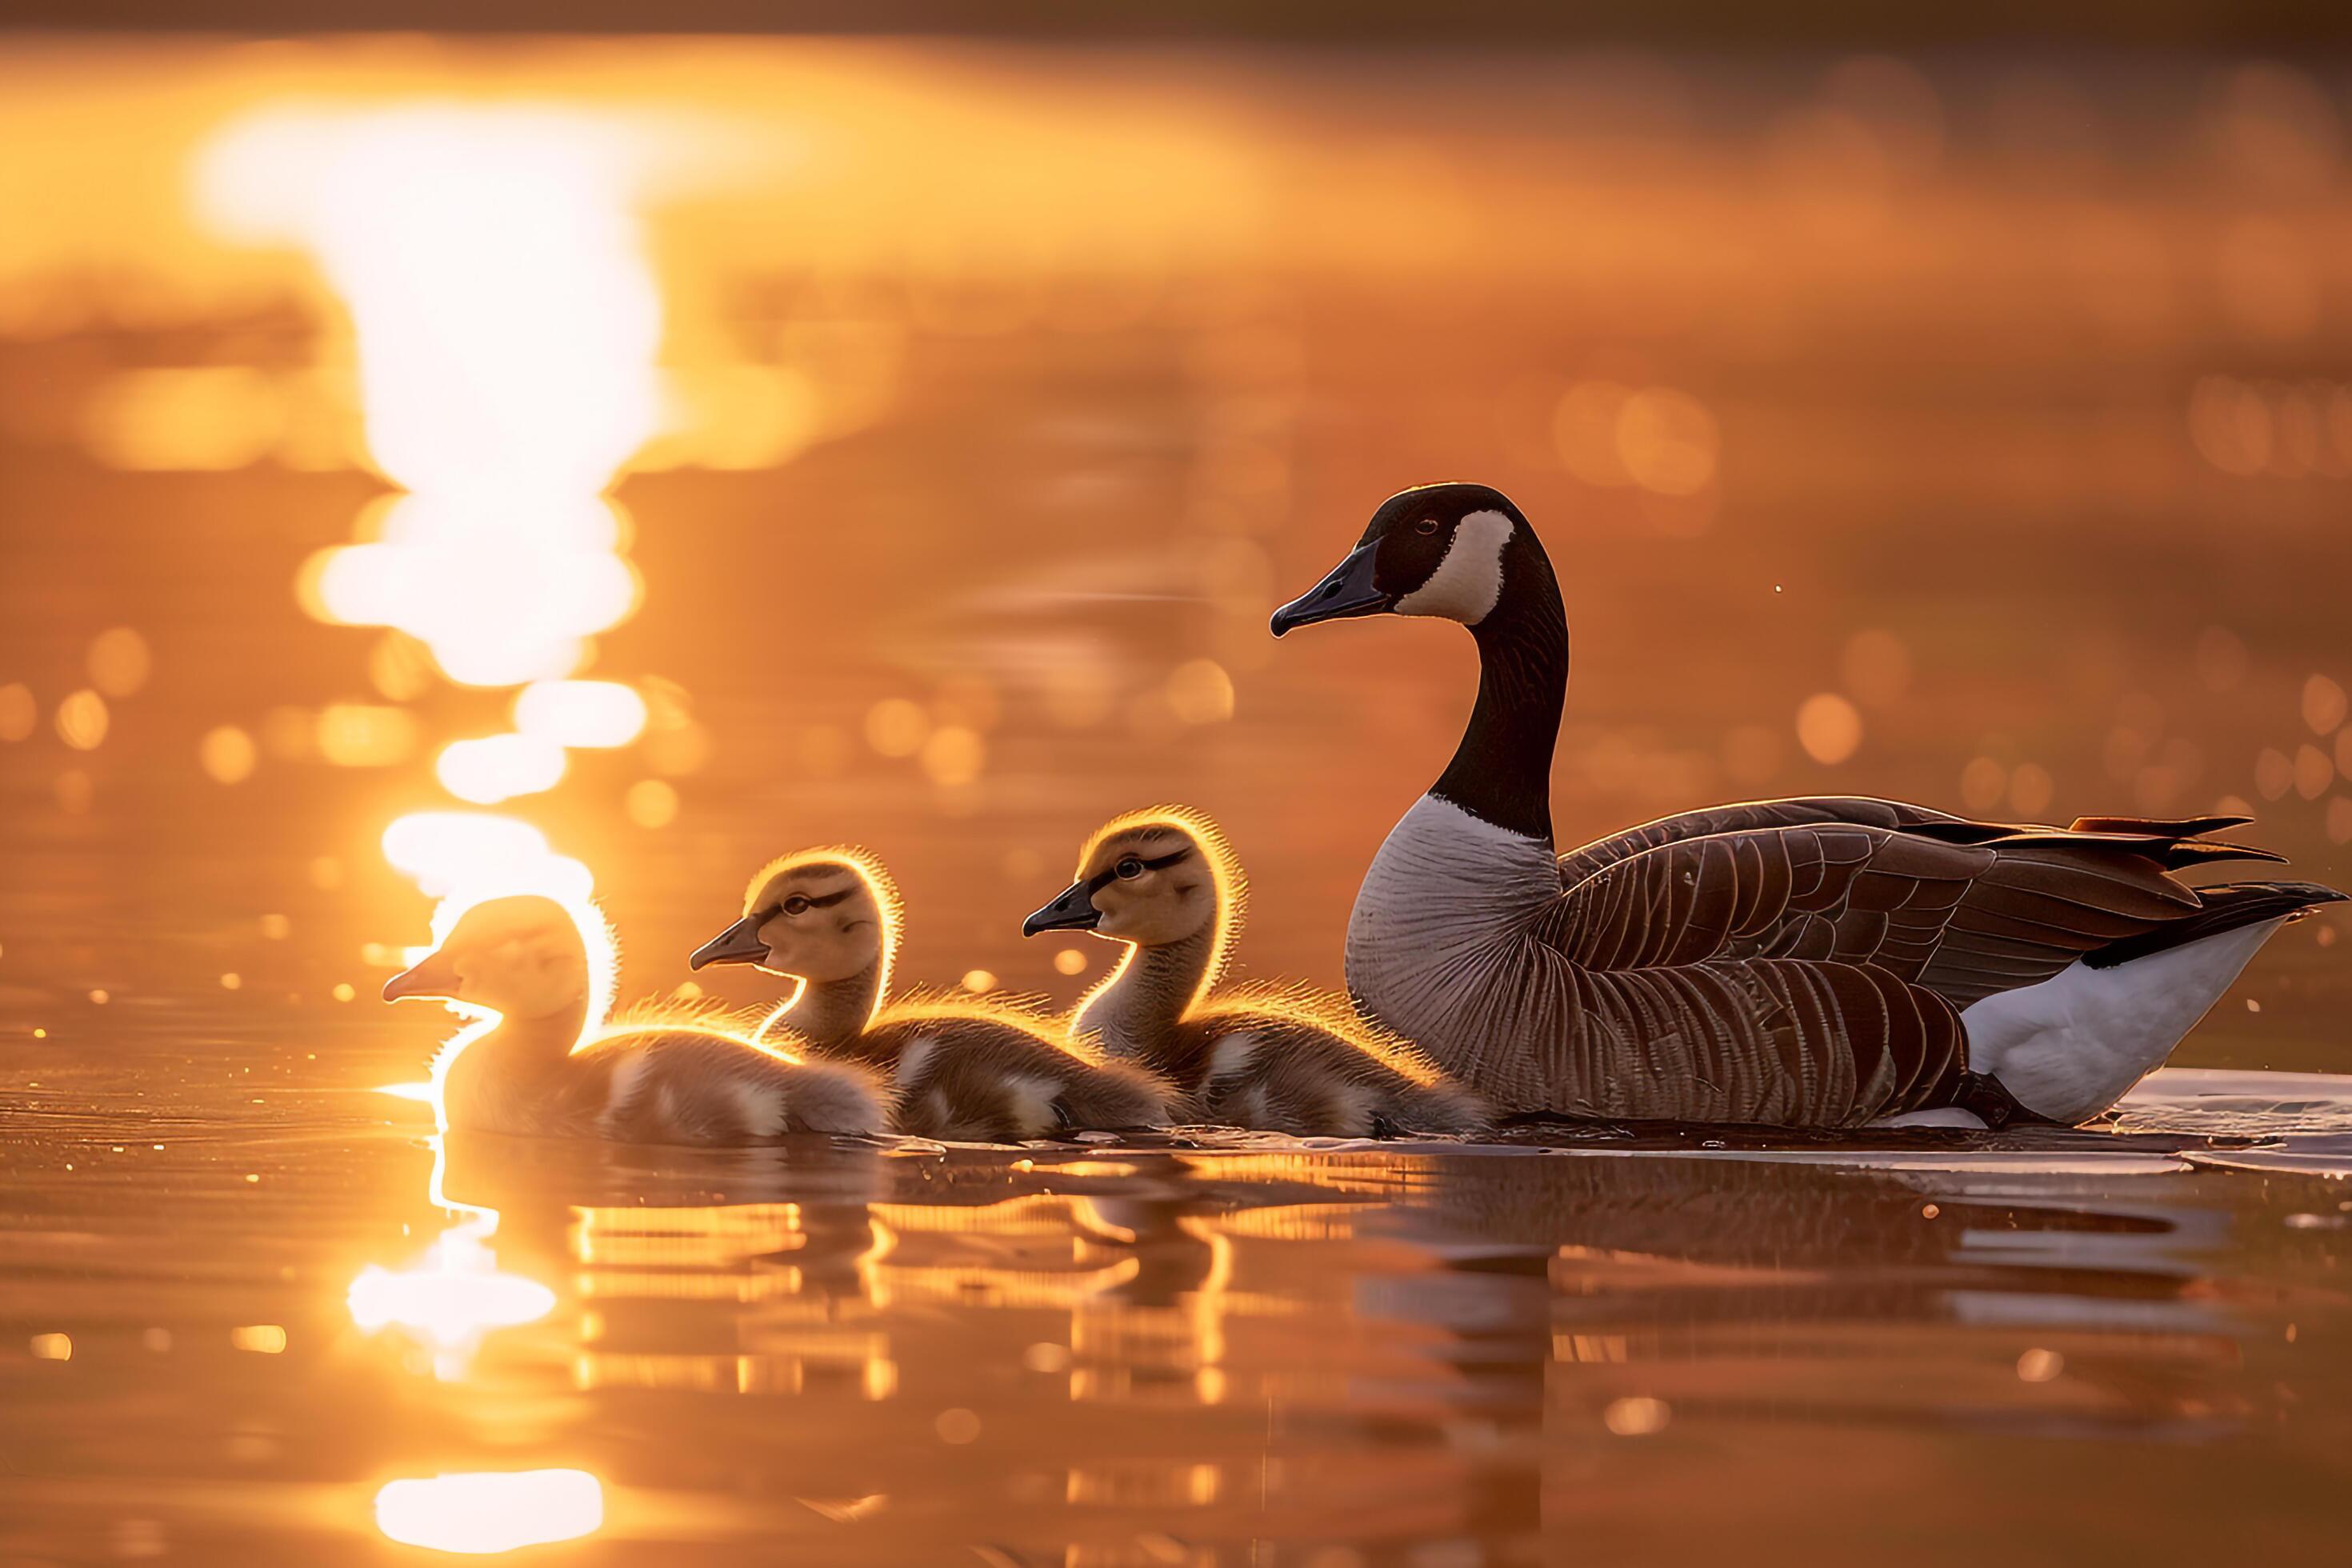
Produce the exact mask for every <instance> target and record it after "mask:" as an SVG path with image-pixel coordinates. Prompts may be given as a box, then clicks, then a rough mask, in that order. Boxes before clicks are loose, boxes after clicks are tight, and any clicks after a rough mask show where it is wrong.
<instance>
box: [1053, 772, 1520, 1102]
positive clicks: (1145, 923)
mask: <svg viewBox="0 0 2352 1568" xmlns="http://www.w3.org/2000/svg"><path fill="white" fill-rule="evenodd" d="M1245 893H1246V886H1245V884H1244V880H1243V878H1242V872H1241V866H1240V863H1239V862H1238V861H1237V860H1236V859H1235V858H1234V854H1233V851H1232V850H1231V849H1230V848H1229V847H1227V845H1226V843H1225V838H1224V835H1223V833H1221V832H1219V831H1218V829H1217V826H1216V824H1215V823H1213V822H1212V821H1211V820H1210V819H1209V818H1208V817H1207V816H1204V815H1202V813H1200V812H1197V811H1193V810H1192V809H1191V808H1189V807H1185V806H1155V807H1152V808H1150V809H1149V810H1144V811H1137V812H1130V813H1129V814H1128V815H1126V816H1120V817H1117V818H1114V819H1113V820H1112V821H1111V822H1109V823H1108V824H1107V825H1106V826H1104V827H1103V828H1102V829H1101V830H1100V831H1098V832H1097V833H1096V834H1095V836H1094V837H1092V838H1090V839H1088V840H1087V845H1086V847H1085V848H1084V849H1083V850H1082V851H1080V853H1079V856H1078V877H1077V880H1076V882H1074V883H1073V884H1071V886H1070V887H1068V888H1067V889H1065V890H1064V891H1063V892H1062V893H1061V894H1060V895H1059V896H1058V897H1056V898H1055V900H1053V901H1052V902H1051V903H1049V904H1047V905H1046V906H1045V908H1044V909H1041V910H1038V911H1037V912H1036V913H1035V914H1033V915H1031V916H1030V917H1029V918H1028V920H1027V921H1024V922H1023V924H1022V927H1021V930H1022V934H1023V935H1024V936H1035V935H1036V934H1037V933H1038V932H1040V931H1090V932H1092V933H1093V934H1095V935H1096V936H1098V937H1102V938H1105V939H1106V940H1108V941H1111V942H1123V943H1125V944H1126V946H1127V948H1128V952H1127V953H1126V955H1125V956H1124V957H1122V958H1121V959H1120V960H1119V962H1118V967H1117V968H1115V969H1114V970H1112V972H1111V973H1110V974H1109V975H1108V977H1107V978H1106V979H1105V980H1103V981H1102V982H1101V984H1097V986H1095V987H1094V989H1093V990H1091V991H1089V992H1088V993H1087V994H1086V996H1085V997H1084V998H1083V999H1082V1000H1081V1001H1080V1002H1079V1003H1078V1005H1077V1006H1076V1009H1075V1010H1074V1011H1073V1012H1072V1013H1071V1015H1070V1019H1069V1023H1068V1029H1069V1034H1070V1037H1071V1038H1072V1040H1073V1041H1074V1042H1076V1043H1078V1044H1081V1045H1084V1046H1091V1047H1095V1048H1097V1049H1099V1050H1101V1051H1102V1052H1103V1053H1104V1054H1105V1055H1107V1056H1108V1057H1110V1058H1113V1059H1115V1060H1124V1061H1139V1062H1141V1063H1143V1064H1144V1065H1146V1066H1148V1067H1150V1068H1152V1069H1153V1070H1154V1071H1156V1072H1158V1073H1160V1075H1161V1076H1162V1077H1164V1078H1166V1079H1168V1080H1169V1082H1171V1084H1173V1085H1174V1086H1175V1087H1176V1089H1177V1091H1178V1092H1179V1093H1180V1094H1181V1095H1183V1096H1184V1097H1185V1104H1184V1106H1183V1110H1185V1112H1186V1114H1187V1116H1188V1117H1189V1118H1190V1119H1192V1120H1198V1121H1213V1122H1223V1123H1225V1124H1228V1125H1233V1126H1240V1127H1246V1128H1253V1129H1255V1130H1258V1131H1268V1132H1286V1133H1290V1134H1293V1135H1295V1136H1299V1137H1337V1138H1387V1137H1391V1136H1394V1135H1395V1134H1397V1133H1400V1132H1444V1133H1461V1132H1467V1131H1472V1130H1474V1129H1475V1128H1477V1127H1478V1126H1480V1125H1481V1124H1482V1122H1483V1121H1485V1109H1484V1107H1483V1106H1482V1105H1481V1104H1480V1102H1479V1100H1478V1099H1477V1097H1476V1096H1475V1095H1473V1094H1471V1093H1470V1091H1469V1090H1467V1089H1463V1088H1462V1087H1461V1086H1459V1085H1458V1084H1456V1083H1454V1081H1453V1080H1452V1079H1448V1078H1446V1077H1445V1076H1444V1074H1443V1073H1441V1072H1439V1071H1438V1070H1437V1068H1435V1067H1433V1066H1432V1065H1431V1064H1430V1062H1429V1061H1428V1059H1427V1058H1424V1057H1423V1055H1422V1054H1421V1052H1420V1051H1419V1050H1418V1049H1416V1048H1415V1047H1413V1046H1412V1045H1411V1044H1409V1043H1408V1042H1406V1041H1404V1040H1402V1039H1401V1038H1399V1037H1396V1036H1394V1035H1391V1034H1388V1033H1387V1032H1385V1031H1383V1030H1381V1029H1380V1028H1378V1027H1377V1026H1373V1025H1371V1024H1370V1023H1368V1022H1366V1021H1365V1020H1364V1019H1362V1018H1361V1017H1360V1016H1358V1015H1357V1014H1356V1012H1355V1010H1354V1008H1353V1007H1352V1006H1351V1005H1349V1003H1348V1001H1347V1000H1346V999H1345V998H1343V997H1339V996H1332V995H1328V994H1317V993H1314V992H1310V991H1307V990H1303V989H1270V988H1263V987H1234V988H1230V989H1221V988H1220V987H1221V983H1222V982H1223V977H1224V972H1225V966H1226V964H1227V963H1228V962H1229V961H1230V959H1231V956H1232V953H1233V948H1234V941H1235V939H1236V938H1238V937H1239V935H1240V934H1241V927H1242V913H1243V905H1244V898H1245Z"/></svg>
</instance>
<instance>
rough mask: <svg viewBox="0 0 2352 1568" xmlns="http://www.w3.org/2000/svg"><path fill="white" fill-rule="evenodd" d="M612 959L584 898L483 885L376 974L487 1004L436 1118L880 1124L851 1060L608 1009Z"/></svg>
mask: <svg viewBox="0 0 2352 1568" xmlns="http://www.w3.org/2000/svg"><path fill="white" fill-rule="evenodd" d="M613 971H614V959H613V942H612V937H611V934H610V933H609V932H608V931H605V930H604V927H603V923H602V921H601V920H598V919H597V918H596V917H595V916H594V914H593V911H588V910H577V911H576V910H572V909H570V908H567V907H566V906H565V905H563V904H560V903H558V902H556V901H555V900H552V899H546V898H540V897H537V896H518V897H510V898H501V899H491V900H487V901H485V902H483V903H479V904H476V905H475V906H473V907H472V908H471V909H469V910H466V911H465V913H464V914H462V915H461V916H459V917H458V919H457V923H456V924H455V925H454V926H452V927H451V928H450V930H449V933H448V935H447V936H446V937H444V938H443V939H442V940H441V942H440V944H439V945H438V946H436V948H435V949H434V950H433V952H430V953H428V954H427V955H426V956H425V958H424V959H423V960H421V961H420V962H419V963H416V964H415V967H413V968H411V969H408V970H406V971H405V972H404V973H399V974H395V975H394V976H393V977H392V978H391V979H390V980H388V981H386V982H385V983H384V987H383V999H384V1000H385V1001H387V1002H398V1001H403V1000H404V999H407V998H410V997H426V998H433V999H436V1000H439V1001H444V1002H449V1003H454V1004H456V1005H458V1006H459V1007H460V1008H461V1009H462V1010H466V1011H469V1012H473V1013H477V1014H486V1015H488V1016H483V1017H480V1018H479V1020H478V1022H477V1023H476V1024H474V1025H473V1026H470V1027H468V1028H467V1029H466V1030H464V1031H462V1032H461V1033H460V1034H458V1035H457V1037H456V1038H454V1039H452V1040H451V1041H450V1042H449V1043H448V1044H447V1045H446V1046H445V1047H443V1048H442V1051H441V1054H440V1056H439V1057H438V1058H436V1060H435V1063H434V1070H433V1081H434V1084H435V1088H436V1096H435V1099H436V1103H437V1105H438V1107H439V1110H440V1115H441V1121H442V1126H443V1127H444V1128H445V1129H447V1128H458V1129H462V1130H467V1131H483V1132H510V1133H524V1134H530V1135H535V1136H541V1137H576V1138H608V1139H614V1140H620V1141H625V1142H640V1143H709V1144H736V1143H762V1142H770V1141H772V1140H773V1139H776V1138H780V1137H782V1136H783V1135H784V1134H786V1133H788V1132H879V1131H882V1130H883V1125H884V1123H885V1122H886V1121H887V1113H886V1111H885V1110H884V1108H883V1096H882V1091H881V1089H880V1086H879V1085H878V1084H877V1083H876V1082H875V1081H874V1079H873V1078H872V1076H871V1075H870V1074H868V1073H867V1072H866V1071H865V1070H864V1069H863V1068H858V1067H856V1066H854V1065H851V1064H848V1063H843V1062H814V1061H803V1060H801V1059H799V1058H797V1057H794V1056H793V1055H790V1054H787V1053H786V1052H784V1051H782V1050H781V1049H776V1048H772V1047H760V1046H755V1045H753V1044H752V1043H751V1041H749V1040H747V1039H744V1038H741V1037H738V1036H734V1035H730V1034H728V1033H726V1032H724V1031H722V1030H719V1029H716V1028H709V1027H704V1026H698V1025H695V1024H692V1023H680V1024H676V1025H672V1024H665V1023H648V1024H645V1025H642V1026H639V1025H634V1024H621V1025H614V1024H611V1023H609V1022H608V1021H607V1015H608V1010H609V1008H610V1006H611V1001H612V989H613Z"/></svg>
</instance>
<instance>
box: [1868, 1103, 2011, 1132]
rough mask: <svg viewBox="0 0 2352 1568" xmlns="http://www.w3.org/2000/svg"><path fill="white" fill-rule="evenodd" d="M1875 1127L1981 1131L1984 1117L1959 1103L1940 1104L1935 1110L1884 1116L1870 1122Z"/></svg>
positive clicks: (1909, 1111)
mask: <svg viewBox="0 0 2352 1568" xmlns="http://www.w3.org/2000/svg"><path fill="white" fill-rule="evenodd" d="M1869 1125H1870V1126H1871V1127H1873V1128H1874V1129H1875V1128H1894V1127H1957V1128H1959V1129H1961V1130H1962V1131H1969V1132H1981V1131H1984V1130H1985V1124H1984V1118H1983V1117H1981V1116H1979V1115H1978V1114H1977V1113H1976V1112H1975V1111H1973V1110H1962V1109H1961V1108H1960V1107H1959V1106H1957V1105H1945V1106H1938V1107H1937V1109H1935V1110H1906V1111H1903V1112H1901V1113H1899V1114H1897V1115H1894V1116H1882V1117H1880V1118H1879V1119H1878V1120H1877V1121H1873V1122H1871V1123H1870V1124H1869Z"/></svg>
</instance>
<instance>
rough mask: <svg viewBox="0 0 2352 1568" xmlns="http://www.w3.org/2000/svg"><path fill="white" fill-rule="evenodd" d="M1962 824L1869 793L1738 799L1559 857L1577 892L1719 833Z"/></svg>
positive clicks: (1567, 882)
mask: <svg viewBox="0 0 2352 1568" xmlns="http://www.w3.org/2000/svg"><path fill="white" fill-rule="evenodd" d="M1959 820H1960V819H1959V818H1958V817H1956V816H1950V815H1948V813H1945V812H1940V811H1930V810H1929V809H1928V808H1927V807H1926V806H1924V805H1904V804H1903V803H1901V802H1900V801H1893V800H1878V799H1874V798H1873V797H1871V796H1869V795H1805V796H1799V797H1795V798H1792V799H1789V800H1745V801H1738V802H1736V803H1734V804H1732V805H1710V806H1707V807H1706V808H1705V809H1704V810H1700V811H1685V812H1681V813H1678V814H1677V815H1675V816H1662V817H1660V818H1658V819H1657V820H1656V821H1655V822H1645V823H1643V825H1642V826H1639V827H1629V828H1626V829H1625V830H1624V831H1622V832H1620V833H1612V834H1611V835H1610V836H1609V837H1606V838H1598V839H1595V840H1594V841H1593V842H1591V843H1590V844H1587V845H1585V846H1584V847H1582V848H1580V849H1571V850H1570V851H1569V852H1568V853H1567V854H1565V855H1562V856H1561V857H1560V858H1559V881H1560V886H1561V887H1563V888H1572V887H1574V886H1575V885H1576V884H1577V883H1579V882H1580V881H1582V880H1584V879H1585V878H1587V877H1589V876H1591V875H1592V873H1593V872H1595V871H1598V870H1600V869H1601V868H1603V867H1606V866H1613V865H1615V864H1616V863H1617V862H1618V861H1620V860H1624V859H1628V858H1632V857H1633V856H1635V855H1639V854H1640V853H1642V851H1643V850H1644V849H1654V848H1656V847H1658V846H1659V845H1661V844H1672V843H1675V842H1678V841H1680V840H1682V839H1685V838H1706V837H1712V836H1714V835H1716V834H1718V833H1738V832H1747V831H1754V830H1756V829H1758V828H1770V827H1800V826H1810V825H1814V824H1820V823H1831V822H1853V823H1859V824H1861V825H1862V826H1865V827H1891V828H1892V827H1910V826H1916V825H1918V824H1922V823H1929V822H1958V821H1959Z"/></svg>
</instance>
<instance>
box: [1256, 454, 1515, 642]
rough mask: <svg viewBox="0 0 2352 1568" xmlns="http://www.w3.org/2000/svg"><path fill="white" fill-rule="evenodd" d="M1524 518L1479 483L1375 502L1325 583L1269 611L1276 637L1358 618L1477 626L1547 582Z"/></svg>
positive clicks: (1429, 488) (1431, 487)
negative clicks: (1520, 589)
mask: <svg viewBox="0 0 2352 1568" xmlns="http://www.w3.org/2000/svg"><path fill="white" fill-rule="evenodd" d="M1550 575H1551V568H1550V564H1549V562H1548V561H1547V560H1546V559H1545V556H1544V552H1543V546H1542V545H1541V544H1540V543H1539V542H1537V539H1536V536H1535V532H1534V531H1533V530H1532V529H1530V528H1528V520H1527V519H1526V518H1525V517H1522V516H1521V515H1520V514H1519V509H1518V508H1517V507H1516V506H1514V505H1512V504H1511V501H1510V498H1509V497H1507V496H1506V495H1504V494H1503V492H1502V491H1500V490H1498V489H1492V488H1491V487H1489V486H1486V485H1469V484H1445V485H1423V486H1421V487H1419V488H1418V489H1409V490H1399V491H1398V492H1397V493H1396V494H1395V495H1392V496H1391V497H1389V499H1388V500H1384V501H1382V502H1381V508H1380V510H1378V511H1376V512H1374V513H1373V514H1372V521H1371V522H1370V525H1369V526H1368V527H1366V528H1365V530H1364V536H1363V538H1362V539H1361V540H1360V542H1358V543H1357V545H1356V548H1355V549H1353V550H1351V551H1349V552H1348V555H1347V558H1346V559H1345V560H1343V561H1341V562H1340V563H1339V565H1337V566H1334V567H1333V568H1332V569H1331V570H1330V572H1329V573H1328V574H1326V575H1325V576H1324V579H1323V581H1321V582H1320V583H1318V584H1315V586H1314V587H1312V588H1309V589H1308V590H1307V592H1306V593H1304V594H1302V595H1299V596H1298V597H1297V598H1296V599H1293V600H1292V601H1291V602H1290V603H1288V604H1286V605H1283V606H1282V608H1280V609H1278V610H1276V611H1275V613H1274V621H1273V630H1274V635H1275V636H1276V637H1280V636H1282V635H1283V634H1284V633H1285V632H1287V631H1289V630H1291V629H1292V628H1293V627H1295V626H1312V625H1314V624H1315V623H1316V622H1318V621H1339V620H1346V619H1349V618H1350V617H1352V616H1378V615H1399V616H1437V617H1439V618H1441V619H1444V620H1449V621H1459V622H1461V623H1462V624H1463V625H1464V626H1473V627H1475V626H1478V625H1479V624H1481V623H1482V622H1484V621H1486V618H1487V617H1488V616H1492V615H1493V614H1494V612H1495V608H1496V605H1500V604H1502V603H1503V602H1504V597H1505V595H1506V594H1507V592H1508V591H1509V590H1510V589H1511V588H1513V587H1514V586H1515V585H1517V584H1524V583H1531V582H1533V581H1535V580H1537V579H1542V580H1545V581H1549V578H1550Z"/></svg>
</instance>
